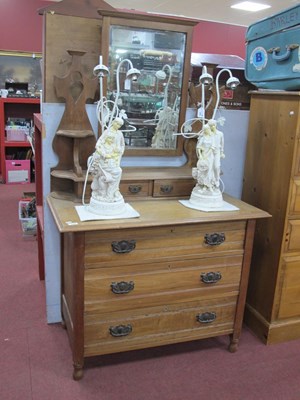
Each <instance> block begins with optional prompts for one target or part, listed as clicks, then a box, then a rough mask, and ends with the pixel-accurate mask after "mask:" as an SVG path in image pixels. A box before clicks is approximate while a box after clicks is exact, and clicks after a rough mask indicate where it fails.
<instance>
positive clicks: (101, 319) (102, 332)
mask: <svg viewBox="0 0 300 400" xmlns="http://www.w3.org/2000/svg"><path fill="white" fill-rule="evenodd" d="M236 301H237V297H236V296H230V297H226V298H224V297H223V298H221V299H219V300H218V301H209V302H203V301H201V302H200V301H198V302H191V303H185V304H182V305H181V304H180V305H173V306H172V305H171V306H167V305H166V306H164V307H152V308H146V309H144V310H141V311H140V312H132V313H130V315H128V314H127V313H120V312H119V313H112V314H100V315H88V316H85V321H84V344H85V345H84V353H85V356H91V355H96V354H105V353H114V352H119V351H126V350H132V349H138V348H144V347H151V346H157V345H158V344H165V343H176V342H180V341H182V340H183V339H185V340H194V339H199V338H203V337H209V336H212V335H222V334H226V333H231V332H232V331H233V323H234V316H235V310H236Z"/></svg>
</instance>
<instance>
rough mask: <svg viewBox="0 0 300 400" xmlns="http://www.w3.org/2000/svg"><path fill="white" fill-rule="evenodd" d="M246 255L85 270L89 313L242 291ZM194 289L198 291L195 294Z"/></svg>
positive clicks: (86, 306) (86, 303)
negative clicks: (241, 276) (240, 284)
mask: <svg viewBox="0 0 300 400" xmlns="http://www.w3.org/2000/svg"><path fill="white" fill-rule="evenodd" d="M242 260H243V256H242V255H236V256H227V257H217V258H212V259H208V260H206V259H200V260H190V261H173V262H170V263H165V262H163V263H156V264H149V265H146V268H143V265H136V266H135V268H130V271H128V269H129V268H128V267H127V270H126V267H124V266H122V267H114V268H100V269H90V270H87V271H86V272H85V279H84V292H85V312H108V311H116V310H126V309H134V308H141V307H145V306H150V305H151V304H155V305H157V304H164V303H165V302H166V301H167V302H170V296H173V300H172V302H182V301H185V300H186V298H187V297H190V296H194V297H195V296H199V295H201V298H203V299H205V298H207V297H209V298H212V297H214V296H216V295H217V294H220V293H222V294H224V293H225V292H233V291H235V292H238V290H239V282H240V274H241V266H242ZM192 292H194V293H192Z"/></svg>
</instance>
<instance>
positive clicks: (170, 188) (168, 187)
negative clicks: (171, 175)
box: [160, 185, 173, 193]
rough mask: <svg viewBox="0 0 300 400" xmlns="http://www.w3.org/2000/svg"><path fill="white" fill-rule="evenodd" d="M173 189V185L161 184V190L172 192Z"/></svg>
mask: <svg viewBox="0 0 300 400" xmlns="http://www.w3.org/2000/svg"><path fill="white" fill-rule="evenodd" d="M172 190H173V186H172V185H161V187H160V191H161V192H162V193H171V192H172Z"/></svg>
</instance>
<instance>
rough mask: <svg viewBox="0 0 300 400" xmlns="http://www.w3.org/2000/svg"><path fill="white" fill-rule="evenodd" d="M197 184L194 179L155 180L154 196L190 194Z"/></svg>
mask: <svg viewBox="0 0 300 400" xmlns="http://www.w3.org/2000/svg"><path fill="white" fill-rule="evenodd" d="M195 184H196V182H195V181H194V179H177V180H172V179H170V180H166V179H158V180H155V181H154V185H153V197H179V196H190V194H191V191H192V190H193V187H194V186H195Z"/></svg>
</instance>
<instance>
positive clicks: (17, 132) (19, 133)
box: [5, 127, 29, 142]
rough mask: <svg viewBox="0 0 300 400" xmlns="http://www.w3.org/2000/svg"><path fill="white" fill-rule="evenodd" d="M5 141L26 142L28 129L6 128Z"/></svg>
mask: <svg viewBox="0 0 300 400" xmlns="http://www.w3.org/2000/svg"><path fill="white" fill-rule="evenodd" d="M5 130H6V140H7V141H8V142H26V141H27V135H28V134H29V129H28V128H26V127H18V128H12V127H7V128H6V129H5Z"/></svg>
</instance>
